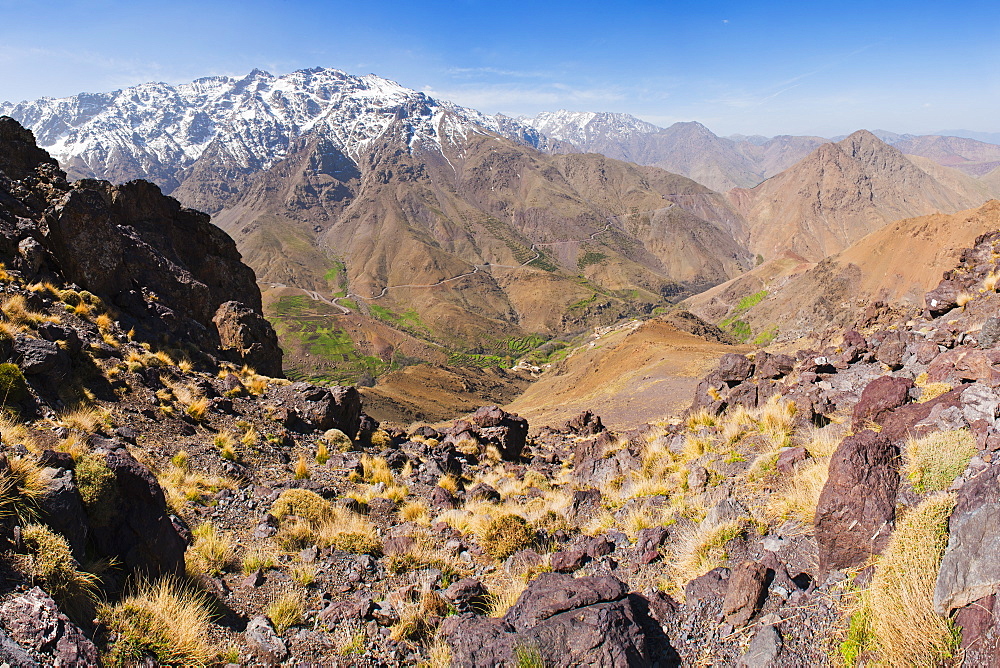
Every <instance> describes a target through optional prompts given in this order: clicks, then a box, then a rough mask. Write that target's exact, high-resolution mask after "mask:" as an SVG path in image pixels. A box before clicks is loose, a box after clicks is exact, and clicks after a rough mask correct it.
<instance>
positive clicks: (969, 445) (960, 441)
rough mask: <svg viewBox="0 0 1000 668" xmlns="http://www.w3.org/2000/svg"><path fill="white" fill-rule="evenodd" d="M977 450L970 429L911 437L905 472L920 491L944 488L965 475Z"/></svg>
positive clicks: (906, 454)
mask: <svg viewBox="0 0 1000 668" xmlns="http://www.w3.org/2000/svg"><path fill="white" fill-rule="evenodd" d="M977 450H978V448H977V447H976V439H975V437H974V436H973V435H972V434H971V433H970V432H969V430H968V429H959V430H956V431H939V432H935V433H933V434H930V435H928V436H925V437H923V438H919V439H911V440H909V441H908V442H907V444H906V453H905V457H904V458H905V465H904V468H903V472H904V474H905V475H906V477H907V478H908V479H909V480H910V482H911V483H913V488H914V489H915V490H916V491H917V492H920V493H923V492H934V491H943V490H945V489H948V487H949V486H950V485H951V483H953V482H954V481H955V478H957V477H958V476H960V475H962V473H963V472H964V471H965V468H966V467H967V466H968V465H969V460H971V459H972V458H973V457H974V456H975V454H976V452H977Z"/></svg>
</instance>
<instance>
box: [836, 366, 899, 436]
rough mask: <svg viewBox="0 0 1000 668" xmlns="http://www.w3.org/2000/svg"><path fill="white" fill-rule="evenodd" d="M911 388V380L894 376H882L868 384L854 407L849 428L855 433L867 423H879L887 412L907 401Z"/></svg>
mask: <svg viewBox="0 0 1000 668" xmlns="http://www.w3.org/2000/svg"><path fill="white" fill-rule="evenodd" d="M911 387H913V381H912V380H910V379H909V378H896V377H895V376H882V377H880V378H876V379H875V380H873V381H872V382H870V383H868V385H867V386H866V387H865V389H864V391H863V392H862V393H861V398H860V399H858V403H857V405H856V406H855V407H854V415H853V419H852V421H851V428H852V429H854V430H855V431H857V430H859V429H863V428H864V427H865V425H866V424H868V423H869V422H875V423H880V422H881V421H882V418H883V417H884V416H885V415H886V414H887V413H888V412H889V411H891V410H893V409H894V408H899V407H900V406H902V405H903V404H905V403H907V402H908V401H909V399H910V397H909V392H910V388H911Z"/></svg>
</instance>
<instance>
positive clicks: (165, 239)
mask: <svg viewBox="0 0 1000 668" xmlns="http://www.w3.org/2000/svg"><path fill="white" fill-rule="evenodd" d="M0 147H2V150H0V155H2V157H0V171H2V172H3V174H2V175H0V204H3V205H4V207H3V209H0V253H2V254H3V255H5V256H7V257H9V258H11V260H10V261H11V262H12V265H11V266H13V267H14V268H16V269H18V270H20V271H23V272H24V273H25V274H26V275H27V276H29V277H35V278H37V279H48V278H55V277H59V278H62V279H64V280H65V281H68V282H72V283H76V284H77V285H79V286H80V287H82V288H83V289H85V290H88V291H90V292H93V293H95V294H97V295H99V296H101V297H102V298H103V299H105V301H106V302H108V303H111V304H114V305H115V306H116V307H117V308H118V309H120V310H121V312H122V321H123V322H124V323H126V324H128V325H130V326H131V327H133V328H135V329H136V331H137V332H139V333H140V334H144V335H145V336H144V338H147V339H149V340H155V339H157V338H160V337H161V336H163V335H169V336H170V337H171V338H172V339H174V340H176V341H181V342H188V343H190V344H192V345H194V346H196V347H198V348H199V349H200V350H201V351H202V352H205V353H207V354H210V355H213V356H218V357H220V358H225V359H229V360H231V361H234V362H244V363H248V364H253V365H254V366H256V368H257V370H258V371H260V372H261V373H264V374H267V375H270V376H280V374H281V350H280V349H279V348H278V345H277V337H276V336H275V334H274V330H273V329H272V328H271V327H270V325H268V324H267V322H266V321H264V319H263V316H262V315H261V301H260V291H259V289H258V288H257V286H256V283H255V277H254V273H253V271H252V270H251V269H250V268H249V267H247V266H246V265H244V264H243V263H242V262H241V258H240V254H239V252H238V251H237V250H236V244H235V243H234V242H233V241H232V240H231V239H230V238H229V237H228V236H226V234H225V233H224V232H222V231H221V230H220V229H218V228H217V227H215V226H214V225H212V224H211V222H210V220H209V217H208V216H207V215H206V214H203V213H200V212H197V211H193V210H191V209H186V208H183V207H181V205H180V204H179V203H178V202H177V201H176V200H174V199H172V198H169V197H165V196H164V195H162V194H161V193H160V190H159V188H158V187H157V186H155V185H153V184H151V183H148V182H145V181H132V182H129V183H126V184H123V185H120V186H113V185H111V184H110V183H108V182H106V181H94V180H82V181H77V182H75V183H70V182H68V181H67V180H66V176H65V174H64V173H63V172H62V171H60V170H59V168H58V166H57V164H56V163H55V161H54V160H52V159H51V158H50V157H49V156H48V154H47V153H46V152H45V151H43V150H41V149H39V148H37V146H35V143H34V141H33V138H32V136H31V133H30V132H29V131H27V130H25V129H24V128H22V127H21V126H20V125H18V124H17V122H16V121H14V120H12V119H10V118H6V117H5V118H0ZM230 311H238V312H239V314H240V315H239V317H238V318H236V319H235V320H234V318H233V317H230V316H229V315H227V314H229V312H230ZM216 321H227V322H231V323H232V322H236V323H238V324H236V325H232V324H231V325H230V326H227V327H223V328H220V327H219V326H217V325H216ZM251 331H252V332H254V333H255V339H256V340H253V341H250V340H249V339H248V334H247V333H248V332H251Z"/></svg>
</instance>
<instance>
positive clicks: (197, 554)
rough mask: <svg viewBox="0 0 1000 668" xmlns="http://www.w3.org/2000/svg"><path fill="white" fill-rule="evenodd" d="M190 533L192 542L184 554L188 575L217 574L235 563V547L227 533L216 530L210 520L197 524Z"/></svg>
mask: <svg viewBox="0 0 1000 668" xmlns="http://www.w3.org/2000/svg"><path fill="white" fill-rule="evenodd" d="M191 533H192V534H193V535H194V543H193V544H192V545H191V547H189V548H188V550H187V554H186V555H185V556H186V559H185V562H186V564H187V569H188V573H189V574H190V575H195V576H196V575H201V574H205V575H219V574H220V573H222V572H223V571H225V570H227V569H228V568H231V567H233V566H235V565H236V564H237V559H236V549H235V546H234V544H233V539H232V538H231V537H230V536H229V534H227V533H225V532H222V531H219V530H217V529H216V528H215V527H214V526H213V525H212V523H211V522H205V523H204V524H201V525H199V526H198V527H196V528H195V529H194V531H192V532H191Z"/></svg>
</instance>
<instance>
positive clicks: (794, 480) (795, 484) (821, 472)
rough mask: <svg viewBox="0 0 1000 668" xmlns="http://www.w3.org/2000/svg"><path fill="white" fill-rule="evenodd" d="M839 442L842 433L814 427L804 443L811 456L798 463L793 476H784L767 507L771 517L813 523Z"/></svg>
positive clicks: (770, 497) (770, 495)
mask: <svg viewBox="0 0 1000 668" xmlns="http://www.w3.org/2000/svg"><path fill="white" fill-rule="evenodd" d="M839 444H840V438H839V434H838V433H836V432H835V431H834V430H833V429H831V428H826V429H815V428H814V429H813V430H812V431H811V433H809V435H808V437H807V438H806V439H805V442H804V444H803V445H804V447H805V449H806V452H808V453H809V459H806V460H805V461H804V462H802V463H800V464H799V465H798V466H796V467H795V470H794V471H793V472H792V473H791V474H790V475H788V476H783V479H782V481H781V482H780V484H779V486H778V488H777V489H775V490H774V491H773V492H772V493H771V494H769V495H768V497H767V504H766V506H765V514H766V515H767V517H768V518H770V519H774V520H778V521H785V520H789V519H792V520H797V521H799V522H801V523H802V524H805V525H811V524H812V523H813V519H814V518H815V516H816V504H817V503H818V502H819V495H820V493H821V492H822V491H823V487H824V486H825V485H826V480H827V477H828V476H829V469H830V457H831V456H832V455H833V453H834V451H835V450H836V449H837V446H838V445H839Z"/></svg>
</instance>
